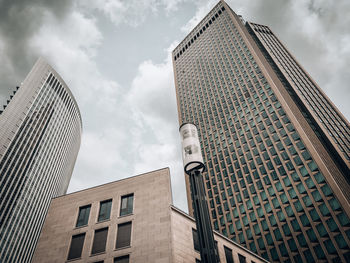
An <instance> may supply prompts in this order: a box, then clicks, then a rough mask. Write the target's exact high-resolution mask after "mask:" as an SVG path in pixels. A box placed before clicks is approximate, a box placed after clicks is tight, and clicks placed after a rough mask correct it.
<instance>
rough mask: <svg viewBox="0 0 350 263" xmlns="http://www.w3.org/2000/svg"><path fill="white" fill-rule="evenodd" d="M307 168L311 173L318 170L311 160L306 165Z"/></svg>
mask: <svg viewBox="0 0 350 263" xmlns="http://www.w3.org/2000/svg"><path fill="white" fill-rule="evenodd" d="M308 166H309V168H310V170H311V171H316V170H318V168H317V164H316V163H315V162H314V161H313V160H312V161H311V162H310V163H308Z"/></svg>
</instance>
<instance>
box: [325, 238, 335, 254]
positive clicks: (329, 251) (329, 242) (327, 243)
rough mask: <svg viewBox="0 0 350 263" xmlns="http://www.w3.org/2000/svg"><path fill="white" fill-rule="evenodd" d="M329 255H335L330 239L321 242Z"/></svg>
mask: <svg viewBox="0 0 350 263" xmlns="http://www.w3.org/2000/svg"><path fill="white" fill-rule="evenodd" d="M323 243H324V245H325V247H326V249H327V251H328V253H329V254H335V253H336V252H337V251H336V249H335V247H334V245H333V243H332V241H331V240H330V239H327V240H326V241H324V242H323Z"/></svg>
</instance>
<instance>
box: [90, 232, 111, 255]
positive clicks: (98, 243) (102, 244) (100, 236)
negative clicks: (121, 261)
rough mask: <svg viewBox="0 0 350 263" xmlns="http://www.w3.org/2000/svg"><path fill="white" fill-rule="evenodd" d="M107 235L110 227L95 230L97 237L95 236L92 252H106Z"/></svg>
mask: <svg viewBox="0 0 350 263" xmlns="http://www.w3.org/2000/svg"><path fill="white" fill-rule="evenodd" d="M107 235H108V227H106V228H102V229H97V230H95V237H94V243H93V245H92V250H91V254H97V253H101V252H105V250H106V241H107Z"/></svg>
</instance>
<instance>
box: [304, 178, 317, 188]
mask: <svg viewBox="0 0 350 263" xmlns="http://www.w3.org/2000/svg"><path fill="white" fill-rule="evenodd" d="M305 183H306V185H307V187H308V188H309V189H313V188H315V184H314V182H313V181H312V179H311V177H310V178H308V179H306V180H305Z"/></svg>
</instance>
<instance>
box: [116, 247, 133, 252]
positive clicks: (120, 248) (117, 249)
mask: <svg viewBox="0 0 350 263" xmlns="http://www.w3.org/2000/svg"><path fill="white" fill-rule="evenodd" d="M127 248H131V246H125V247H119V248H115V249H114V251H119V250H122V249H127Z"/></svg>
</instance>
